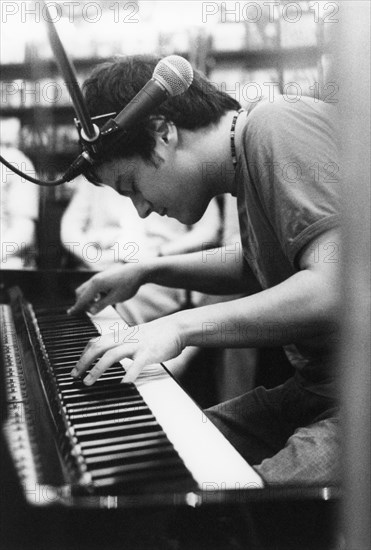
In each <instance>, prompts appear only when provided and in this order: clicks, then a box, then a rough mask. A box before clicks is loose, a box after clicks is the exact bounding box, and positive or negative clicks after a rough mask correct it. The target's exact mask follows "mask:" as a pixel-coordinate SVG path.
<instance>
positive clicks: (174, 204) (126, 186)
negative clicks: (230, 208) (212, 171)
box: [98, 152, 209, 224]
mask: <svg viewBox="0 0 371 550" xmlns="http://www.w3.org/2000/svg"><path fill="white" fill-rule="evenodd" d="M189 161H190V162H187V158H186V156H185V155H183V154H176V153H174V152H172V153H170V154H166V155H160V157H159V160H158V162H156V165H154V164H152V163H150V162H145V161H144V160H143V159H142V158H140V157H133V158H131V159H119V160H115V161H109V162H107V163H104V165H102V166H100V167H99V169H98V173H99V176H100V179H101V181H102V182H103V183H104V185H108V186H110V187H112V188H113V189H115V190H116V191H117V192H118V193H120V194H121V195H124V196H127V197H129V198H130V199H131V200H132V202H133V204H134V206H135V208H136V209H137V211H138V214H139V216H140V217H141V218H146V217H147V216H148V215H149V214H151V213H152V212H157V213H158V214H160V215H161V216H169V217H170V218H175V219H177V220H178V221H180V222H182V223H184V224H193V223H195V222H196V221H198V220H199V219H200V218H201V217H202V215H203V213H204V211H205V209H206V207H207V205H208V202H209V198H208V197H206V196H205V191H204V188H203V185H202V170H201V167H199V170H197V169H195V167H194V166H193V165H192V162H191V159H189Z"/></svg>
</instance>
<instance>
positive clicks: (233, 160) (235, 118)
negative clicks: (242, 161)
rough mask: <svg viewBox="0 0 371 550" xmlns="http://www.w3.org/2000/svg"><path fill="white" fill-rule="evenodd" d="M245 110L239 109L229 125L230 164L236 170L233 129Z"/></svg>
mask: <svg viewBox="0 0 371 550" xmlns="http://www.w3.org/2000/svg"><path fill="white" fill-rule="evenodd" d="M244 111H245V109H239V110H238V111H237V113H236V114H235V115H234V117H233V120H232V125H231V131H230V139H231V155H232V163H233V168H234V169H236V166H237V155H236V144H235V141H234V137H235V135H236V132H235V128H236V124H237V119H238V117H239V115H240V114H241V113H243V112H244Z"/></svg>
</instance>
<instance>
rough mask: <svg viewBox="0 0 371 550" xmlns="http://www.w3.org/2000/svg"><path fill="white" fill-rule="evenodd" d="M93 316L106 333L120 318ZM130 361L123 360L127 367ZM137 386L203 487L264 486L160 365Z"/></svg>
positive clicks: (110, 310) (149, 369) (112, 311)
mask: <svg viewBox="0 0 371 550" xmlns="http://www.w3.org/2000/svg"><path fill="white" fill-rule="evenodd" d="M91 319H92V321H93V322H94V324H95V326H96V327H97V329H98V331H99V332H100V333H101V334H106V333H112V325H113V323H114V322H115V321H117V320H119V319H120V317H119V315H118V313H117V312H116V311H115V309H114V308H112V307H107V308H106V309H105V310H103V311H102V312H100V313H99V314H98V315H95V316H94V317H93V316H92V317H91ZM128 361H130V359H125V360H123V361H121V363H122V365H123V366H124V368H125V363H126V364H128V363H127V362H128ZM135 385H136V387H137V389H138V391H139V393H140V394H141V395H142V397H143V399H144V400H145V402H146V403H147V405H148V407H149V408H150V409H151V411H152V412H153V414H154V415H155V417H156V418H157V420H158V422H159V424H160V425H161V427H162V428H163V430H164V431H165V433H166V435H167V437H168V438H169V440H170V441H171V442H172V444H173V445H174V448H175V449H176V450H177V452H178V453H179V455H180V457H181V458H182V460H183V461H184V463H185V465H186V466H187V468H188V469H189V470H190V472H191V473H192V475H193V477H194V479H195V480H196V481H197V483H198V485H199V487H200V488H201V489H205V490H207V489H211V490H215V489H222V490H223V489H236V490H238V489H242V488H251V489H255V488H256V489H257V488H261V487H263V480H262V479H261V477H260V476H259V475H258V474H257V472H256V471H255V470H254V469H253V468H252V467H251V466H250V465H249V464H248V463H247V462H246V461H245V460H244V459H243V458H242V457H241V455H240V454H239V453H238V452H237V450H236V449H235V448H234V447H233V446H232V445H231V444H230V443H229V441H228V440H227V439H226V438H225V437H224V435H223V434H222V433H221V432H220V431H219V430H218V429H217V428H216V427H215V426H214V424H213V423H212V422H211V421H210V420H209V419H208V418H207V417H206V415H205V413H204V412H203V411H202V409H200V408H199V407H198V406H197V404H196V403H195V402H194V401H193V400H192V399H191V398H190V397H189V396H188V394H187V393H186V392H185V391H184V390H183V389H182V388H181V387H180V386H179V384H178V383H177V382H175V380H174V379H173V378H172V377H171V376H170V375H169V374H168V373H167V371H166V370H165V369H164V368H163V367H162V366H161V365H160V364H158V365H149V366H148V367H146V368H145V369H144V371H143V373H142V375H141V376H140V377H139V378H138V380H137V382H136V383H135Z"/></svg>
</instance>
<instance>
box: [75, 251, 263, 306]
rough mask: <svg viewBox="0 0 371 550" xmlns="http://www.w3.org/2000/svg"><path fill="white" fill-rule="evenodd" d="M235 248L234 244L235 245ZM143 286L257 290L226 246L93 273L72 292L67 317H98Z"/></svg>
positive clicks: (211, 291)
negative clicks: (72, 302)
mask: <svg viewBox="0 0 371 550" xmlns="http://www.w3.org/2000/svg"><path fill="white" fill-rule="evenodd" d="M237 244H238V243H237ZM145 283H156V284H159V285H163V286H168V287H172V288H184V289H188V290H196V291H199V292H204V293H206V294H231V295H232V294H251V293H252V292H257V291H258V290H259V289H260V287H259V285H258V283H257V281H256V278H255V277H254V275H253V273H252V271H251V270H250V268H249V267H248V266H247V264H246V263H245V261H244V260H243V255H242V252H241V247H235V246H234V245H233V249H231V247H230V246H226V247H221V248H216V249H212V250H204V251H200V252H193V253H192V254H180V255H177V256H166V257H161V258H153V259H149V260H147V261H143V262H141V261H140V262H138V263H127V264H125V265H120V266H115V267H113V268H111V269H108V270H106V271H103V272H101V273H97V274H96V275H94V276H93V277H92V278H91V279H89V280H88V281H87V282H86V283H84V284H82V285H81V286H80V287H78V288H77V289H76V297H77V299H76V303H75V305H74V306H73V307H72V308H71V309H70V310H69V313H71V314H76V313H79V312H80V311H83V310H86V309H88V310H90V311H91V313H98V312H99V311H101V310H102V309H104V308H105V307H107V306H108V305H111V304H115V303H118V302H123V301H125V300H128V299H129V298H131V297H132V296H134V295H135V293H136V292H137V291H138V289H139V287H140V286H141V285H143V284H145Z"/></svg>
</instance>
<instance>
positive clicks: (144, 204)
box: [132, 196, 152, 218]
mask: <svg viewBox="0 0 371 550" xmlns="http://www.w3.org/2000/svg"><path fill="white" fill-rule="evenodd" d="M132 201H133V203H134V206H135V208H136V210H137V212H138V214H139V216H140V217H141V218H146V217H147V216H149V215H150V213H151V212H152V205H151V203H150V202H148V201H146V200H145V199H144V198H143V197H141V196H135V197H133V198H132Z"/></svg>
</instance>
